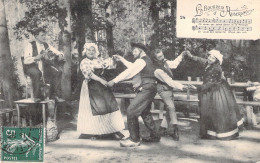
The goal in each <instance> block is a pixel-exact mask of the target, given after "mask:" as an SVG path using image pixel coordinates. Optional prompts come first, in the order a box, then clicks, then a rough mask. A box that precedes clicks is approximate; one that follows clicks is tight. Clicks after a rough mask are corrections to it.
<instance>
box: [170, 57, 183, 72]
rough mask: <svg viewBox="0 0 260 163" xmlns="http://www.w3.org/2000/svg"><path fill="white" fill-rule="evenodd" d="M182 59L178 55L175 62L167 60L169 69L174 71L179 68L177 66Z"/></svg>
mask: <svg viewBox="0 0 260 163" xmlns="http://www.w3.org/2000/svg"><path fill="white" fill-rule="evenodd" d="M182 58H183V56H182V55H179V56H178V57H177V58H176V59H175V60H173V61H168V60H167V61H166V62H167V64H168V65H169V67H170V69H176V68H177V67H178V66H179V64H180V63H181V61H182Z"/></svg>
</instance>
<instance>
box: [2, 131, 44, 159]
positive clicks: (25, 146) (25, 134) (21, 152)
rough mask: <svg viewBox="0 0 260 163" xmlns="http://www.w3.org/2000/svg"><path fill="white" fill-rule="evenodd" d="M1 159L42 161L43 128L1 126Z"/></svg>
mask: <svg viewBox="0 0 260 163" xmlns="http://www.w3.org/2000/svg"><path fill="white" fill-rule="evenodd" d="M1 134H2V152H1V160H2V161H26V162H43V156H44V129H43V128H14V127H2V133H1Z"/></svg>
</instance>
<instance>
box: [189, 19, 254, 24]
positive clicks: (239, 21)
mask: <svg viewBox="0 0 260 163" xmlns="http://www.w3.org/2000/svg"><path fill="white" fill-rule="evenodd" d="M192 23H229V24H252V19H219V18H212V19H208V18H193V19H192Z"/></svg>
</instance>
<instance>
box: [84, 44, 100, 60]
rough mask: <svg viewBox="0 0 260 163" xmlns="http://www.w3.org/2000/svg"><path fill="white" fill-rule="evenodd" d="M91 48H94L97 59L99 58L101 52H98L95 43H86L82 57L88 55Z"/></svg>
mask: <svg viewBox="0 0 260 163" xmlns="http://www.w3.org/2000/svg"><path fill="white" fill-rule="evenodd" d="M90 47H94V48H95V50H96V57H98V56H99V50H98V46H97V44H95V43H85V45H84V49H83V52H82V56H84V55H86V54H85V53H86V51H87V49H89V48H90Z"/></svg>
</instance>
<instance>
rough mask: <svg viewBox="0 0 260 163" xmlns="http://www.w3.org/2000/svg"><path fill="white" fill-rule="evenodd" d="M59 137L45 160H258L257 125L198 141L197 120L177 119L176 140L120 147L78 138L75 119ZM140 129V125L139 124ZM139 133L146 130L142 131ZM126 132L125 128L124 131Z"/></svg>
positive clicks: (50, 162)
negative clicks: (223, 138)
mask: <svg viewBox="0 0 260 163" xmlns="http://www.w3.org/2000/svg"><path fill="white" fill-rule="evenodd" d="M66 126H67V127H66V129H64V130H63V131H62V133H61V134H60V139H59V140H57V141H55V142H50V143H48V144H47V145H46V147H45V161H44V162H46V163H54V162H55V163H56V162H62V163H66V162H73V163H80V162H91V163H92V162H105V163H106V162H182V163H183V162H192V163H196V162H207V163H208V162H221V163H226V162H257V161H260V127H259V128H255V129H254V130H244V131H243V132H242V133H241V134H240V138H239V139H237V140H232V141H218V140H201V139H199V138H198V131H199V128H198V127H199V126H198V122H195V121H190V120H180V141H178V142H176V141H173V140H172V139H171V138H170V137H162V139H161V141H160V143H152V144H142V145H141V146H139V147H137V148H122V147H120V146H119V142H118V141H115V140H91V139H78V135H77V133H76V130H75V129H76V127H75V126H76V122H75V121H74V122H71V123H69V125H66ZM141 129H144V126H142V127H141ZM141 133H142V135H146V131H145V130H142V132H141ZM124 134H125V135H127V134H128V131H127V130H125V131H124Z"/></svg>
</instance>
